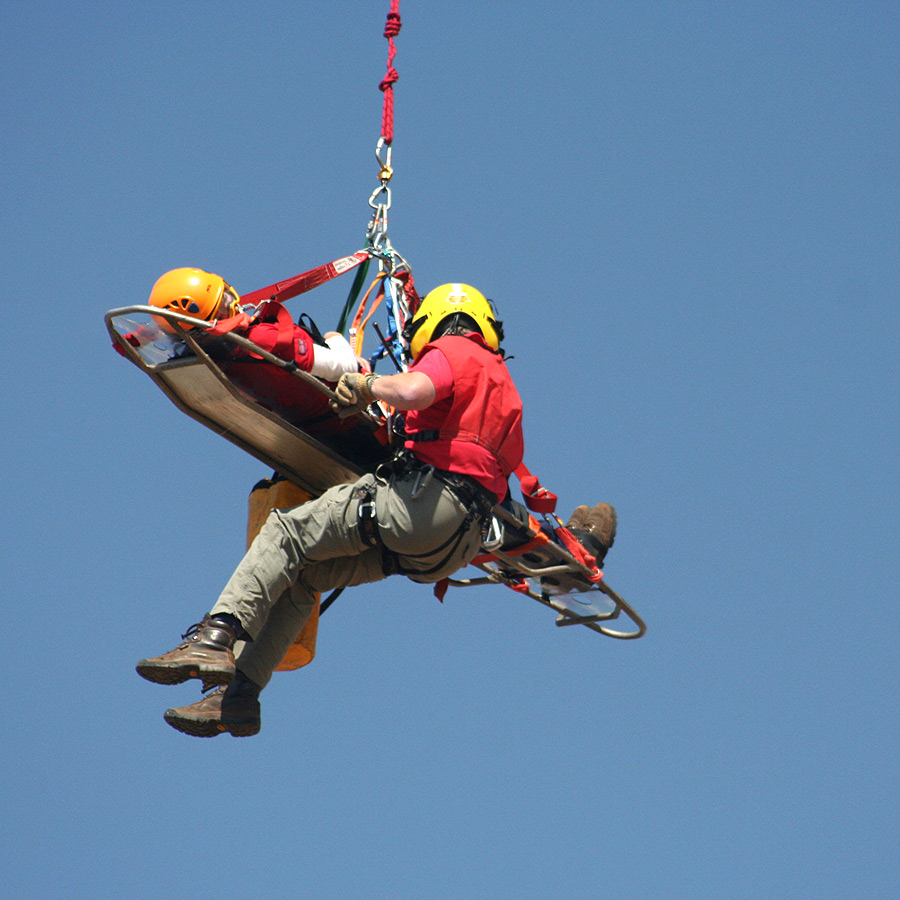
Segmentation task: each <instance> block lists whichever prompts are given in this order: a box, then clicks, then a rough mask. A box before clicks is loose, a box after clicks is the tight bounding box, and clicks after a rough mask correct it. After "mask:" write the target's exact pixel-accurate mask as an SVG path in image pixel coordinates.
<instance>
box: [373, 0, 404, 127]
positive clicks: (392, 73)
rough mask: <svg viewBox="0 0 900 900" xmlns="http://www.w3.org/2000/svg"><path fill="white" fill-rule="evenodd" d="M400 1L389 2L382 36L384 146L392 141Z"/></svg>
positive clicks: (380, 85) (382, 120)
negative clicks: (384, 53) (384, 42)
mask: <svg viewBox="0 0 900 900" xmlns="http://www.w3.org/2000/svg"><path fill="white" fill-rule="evenodd" d="M399 10H400V0H391V11H390V12H389V13H388V15H387V22H385V24H384V36H385V37H386V38H387V41H388V59H387V74H386V75H385V76H384V78H383V79H382V80H381V84H379V85H378V87H379V89H380V90H381V91H382V92H383V93H384V108H383V109H382V113H381V136H382V137H383V138H384V142H385V143H386V144H390V143H391V142H392V141H393V140H394V82H395V81H396V80H397V79H398V78H399V77H400V76H399V75H397V70H396V69H395V68H394V56H395V54H396V53H397V48H396V47H395V46H394V38H395V37H396V36H397V35H398V34H400V28H401V27H402V24H403V23H402V22H401V21H400V11H399Z"/></svg>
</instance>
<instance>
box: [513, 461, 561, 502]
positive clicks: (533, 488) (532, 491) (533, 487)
mask: <svg viewBox="0 0 900 900" xmlns="http://www.w3.org/2000/svg"><path fill="white" fill-rule="evenodd" d="M516 478H518V479H519V484H520V485H521V487H522V496H523V497H524V499H525V505H526V506H527V507H528V508H529V509H530V510H531V511H532V512H536V513H543V514H547V513H552V512H553V510H555V509H556V499H557V498H556V494H554V493H552V492H551V491H548V490H547V488H545V487H542V486H541V483H540V482H539V481H538V479H537V476H536V475H532V474H531V472H529V471H528V468H527V467H526V465H525V463H521V464H520V465H519V467H518V468H517V469H516Z"/></svg>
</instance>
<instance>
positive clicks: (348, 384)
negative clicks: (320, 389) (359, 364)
mask: <svg viewBox="0 0 900 900" xmlns="http://www.w3.org/2000/svg"><path fill="white" fill-rule="evenodd" d="M377 377H378V376H376V375H366V374H364V373H362V372H345V373H344V374H343V375H341V379H340V381H338V383H337V386H336V387H335V389H334V393H335V395H336V396H335V399H334V400H331V401H330V402H329V406H330V407H331V408H332V409H333V410H334V411H335V412H336V413H337V414H338V415H339V416H340V417H341V418H342V419H344V418H346V417H347V416H352V415H355V414H356V413H361V412H364V411H365V410H366V409H367V408H368V406H369V404H371V403H372V401H373V400H374V399H375V395H374V394H373V393H372V388H371V387H370V384H371V382H372V381H374V380H375V378H377Z"/></svg>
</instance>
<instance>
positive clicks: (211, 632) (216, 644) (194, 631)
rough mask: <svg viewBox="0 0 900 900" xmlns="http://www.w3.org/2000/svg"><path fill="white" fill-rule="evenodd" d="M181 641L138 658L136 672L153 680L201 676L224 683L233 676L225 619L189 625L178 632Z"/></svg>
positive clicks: (176, 680)
mask: <svg viewBox="0 0 900 900" xmlns="http://www.w3.org/2000/svg"><path fill="white" fill-rule="evenodd" d="M182 637H183V638H185V640H184V642H183V643H181V644H179V645H178V646H177V647H176V648H175V649H174V650H170V651H169V652H168V653H163V654H162V656H153V657H151V658H150V659H142V660H141V661H140V662H139V663H138V664H137V666H136V669H137V673H138V675H140V676H141V677H142V678H146V679H147V681H153V682H155V683H156V684H181V682H182V681H187V680H188V678H202V679H203V682H204V684H207V685H210V684H213V685H216V684H228V683H229V682H231V681H232V680H233V679H234V654H233V653H232V651H231V648H232V647H233V646H234V641H235V635H234V630H233V629H232V628H231V626H230V625H228V624H226V623H225V622H220V621H218V620H213V619H211V618H210V617H209V616H208V615H206V616H204V617H203V621H202V622H198V623H197V624H196V625H191V627H190V628H188V630H187V631H186V632H185V633H184V634H183V635H182Z"/></svg>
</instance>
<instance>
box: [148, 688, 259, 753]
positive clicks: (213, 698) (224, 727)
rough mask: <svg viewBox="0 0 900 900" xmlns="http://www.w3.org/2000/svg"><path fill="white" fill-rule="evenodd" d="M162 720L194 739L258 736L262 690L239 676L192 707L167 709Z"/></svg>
mask: <svg viewBox="0 0 900 900" xmlns="http://www.w3.org/2000/svg"><path fill="white" fill-rule="evenodd" d="M163 718H164V719H165V720H166V722H168V723H169V725H171V726H172V727H173V728H174V729H176V730H177V731H181V732H183V733H184V734H190V735H193V736H194V737H215V736H216V735H218V734H225V733H226V732H227V733H228V734H230V735H231V736H232V737H250V736H252V735H254V734H258V733H259V729H260V725H261V721H260V711H259V688H258V687H257V686H256V685H255V684H254V683H253V682H252V681H250V679H248V678H245V677H243V676H242V675H241V674H240V673H238V675H237V677H236V679H235V680H234V681H233V682H232V683H231V684H230V685H228V687H227V688H226V687H224V686H220V687H217V688H215V689H214V690H213V691H212V692H211V693H209V694H207V695H206V696H205V697H204V698H203V699H202V700H198V701H197V702H196V703H192V704H191V705H190V706H177V707H174V708H173V709H167V710H166V712H165V715H164V716H163Z"/></svg>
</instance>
